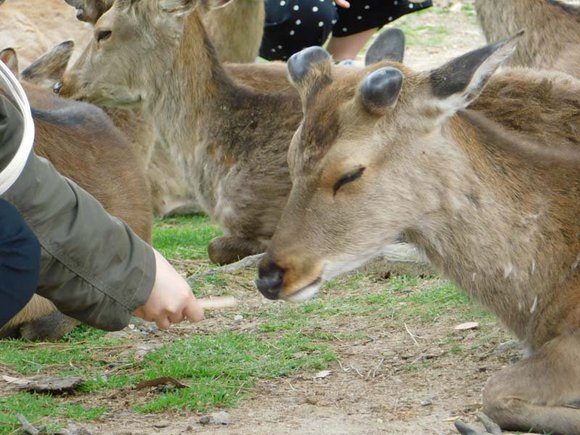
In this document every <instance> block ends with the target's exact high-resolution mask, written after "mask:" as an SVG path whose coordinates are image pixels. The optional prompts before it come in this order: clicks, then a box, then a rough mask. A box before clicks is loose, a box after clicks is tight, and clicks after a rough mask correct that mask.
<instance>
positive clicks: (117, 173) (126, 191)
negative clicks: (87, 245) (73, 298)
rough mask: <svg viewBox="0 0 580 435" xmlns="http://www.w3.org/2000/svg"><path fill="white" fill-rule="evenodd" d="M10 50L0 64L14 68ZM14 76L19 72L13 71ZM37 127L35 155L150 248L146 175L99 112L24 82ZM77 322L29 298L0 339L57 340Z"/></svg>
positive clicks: (39, 299)
mask: <svg viewBox="0 0 580 435" xmlns="http://www.w3.org/2000/svg"><path fill="white" fill-rule="evenodd" d="M14 59H15V53H14V51H13V50H4V51H2V52H1V53H0V61H3V62H4V63H6V64H7V65H8V66H10V67H12V68H14V67H15V65H17V63H16V62H15V61H14ZM13 72H14V73H15V74H18V71H16V70H14V71H13ZM23 87H24V89H25V91H26V94H27V96H28V98H29V100H30V102H31V106H32V107H33V109H32V116H33V119H34V123H35V130H36V134H35V145H34V150H35V152H36V153H37V154H38V155H39V156H42V157H45V158H46V159H48V160H50V162H51V163H52V164H53V165H54V166H55V168H56V169H57V170H58V171H59V172H60V173H61V174H62V175H64V176H66V177H68V178H70V179H71V180H73V181H75V182H76V183H77V184H78V185H79V186H81V187H83V188H84V189H85V190H87V191H88V192H90V193H91V194H92V195H93V196H94V197H95V198H96V199H97V200H99V202H100V203H101V204H102V205H103V207H104V208H105V209H106V210H107V211H108V212H109V213H110V214H112V215H113V216H116V217H118V218H120V219H122V220H123V221H124V222H126V223H127V224H128V225H129V226H130V227H131V228H132V229H133V230H134V231H135V232H136V233H137V234H138V235H139V236H140V237H141V238H142V239H143V240H145V241H147V242H150V240H151V231H152V212H151V206H150V201H149V192H148V190H147V182H146V179H145V176H144V174H143V173H142V172H141V171H140V170H139V164H138V159H137V156H136V155H135V153H134V152H133V149H132V146H131V145H130V144H129V143H128V142H127V140H126V139H125V137H124V136H123V135H122V134H121V133H120V132H119V131H118V130H117V129H116V128H115V127H114V126H113V124H112V123H111V121H110V120H109V118H108V117H107V116H106V115H105V114H104V113H103V112H102V111H101V110H100V109H98V108H97V107H95V106H93V105H90V104H87V103H80V102H75V101H69V100H65V99H63V98H59V97H57V96H55V95H53V94H52V93H51V92H50V91H47V90H44V89H40V88H38V87H36V86H34V85H32V84H27V83H25V82H23ZM77 324H78V322H77V321H76V320H73V319H71V318H69V317H67V316H64V315H63V314H61V313H60V312H58V311H57V310H56V308H55V306H54V305H53V304H52V303H51V302H49V301H48V300H47V299H45V298H42V297H40V296H33V298H32V300H31V301H30V302H29V303H28V305H26V307H24V309H23V310H22V311H20V312H19V313H18V314H17V315H16V316H15V317H14V318H13V319H11V320H10V322H8V324H7V325H5V326H4V327H3V328H2V329H0V337H2V338H5V337H15V336H22V337H24V338H27V339H33V340H34V339H50V340H56V339H58V338H60V337H62V336H63V335H64V334H66V333H67V332H69V331H70V330H71V329H72V328H73V327H74V326H75V325H77Z"/></svg>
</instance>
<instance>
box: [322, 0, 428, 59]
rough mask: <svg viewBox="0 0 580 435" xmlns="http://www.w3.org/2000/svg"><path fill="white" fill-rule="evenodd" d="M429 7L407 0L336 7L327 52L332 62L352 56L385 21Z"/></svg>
mask: <svg viewBox="0 0 580 435" xmlns="http://www.w3.org/2000/svg"><path fill="white" fill-rule="evenodd" d="M430 6H432V1H431V0H428V1H423V2H420V3H416V2H411V1H409V0H360V1H351V2H350V8H348V9H345V8H338V10H337V12H338V21H337V22H336V24H335V25H334V27H333V29H332V37H331V39H330V42H329V43H328V52H329V53H330V54H331V55H332V57H333V58H334V60H335V61H336V62H340V61H341V60H345V59H355V58H356V56H357V55H358V53H359V51H360V50H361V49H362V48H363V47H364V45H365V44H366V43H367V42H368V40H369V39H370V38H371V36H372V35H373V34H374V33H375V32H376V31H377V29H379V28H381V27H382V26H384V25H385V24H388V23H390V22H392V21H394V20H396V19H397V18H400V17H402V16H403V15H406V14H409V13H412V12H416V11H419V10H421V9H425V8H428V7H430Z"/></svg>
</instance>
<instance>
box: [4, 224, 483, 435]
mask: <svg viewBox="0 0 580 435" xmlns="http://www.w3.org/2000/svg"><path fill="white" fill-rule="evenodd" d="M219 234H220V232H219V231H218V229H217V228H216V227H214V226H213V225H211V224H210V223H209V220H208V219H207V218H203V217H197V216H196V217H190V218H183V217H180V218H171V219H163V220H157V221H156V224H155V231H154V243H155V245H156V247H157V248H158V249H160V250H161V252H163V253H164V254H165V255H167V256H168V257H169V258H170V259H172V260H179V261H183V260H192V259H193V260H196V259H206V254H205V252H206V245H207V243H208V241H209V240H210V239H211V238H213V237H215V236H218V235H219ZM242 278H244V279H246V278H245V277H244V276H242ZM239 279H240V278H238V280H236V278H235V276H229V275H221V274H217V275H210V276H206V277H203V279H200V280H199V281H198V282H196V283H195V284H194V286H193V287H194V292H195V293H196V295H198V296H203V295H206V294H210V295H218V294H221V293H227V292H228V291H230V290H229V289H230V288H231V286H232V285H240V283H239ZM244 282H245V281H244ZM248 291H252V289H249V290H248ZM321 293H322V295H321V297H320V298H318V299H314V300H312V301H309V302H307V303H303V304H299V305H294V304H287V303H283V302H273V303H266V304H264V305H262V306H260V307H259V308H255V309H252V310H248V311H245V312H240V311H237V313H238V314H242V315H243V318H244V319H245V320H246V321H248V322H251V323H254V324H255V325H256V326H255V327H254V328H253V329H252V330H251V331H249V332H232V331H230V330H228V327H226V328H225V329H222V330H219V329H218V330H216V331H212V332H206V333H200V334H199V335H194V336H190V337H187V338H180V339H176V340H175V341H173V342H170V343H167V344H165V345H163V346H162V347H161V348H157V349H156V350H154V351H152V352H151V353H149V354H147V355H146V356H145V357H143V358H137V357H135V354H134V353H133V352H130V351H128V350H129V349H130V347H131V343H130V341H129V340H127V339H122V338H114V339H113V338H109V336H107V335H106V334H105V333H104V332H102V331H98V330H95V329H92V328H90V327H79V328H77V329H75V330H74V331H73V332H72V333H71V334H69V335H68V336H66V337H65V338H64V339H63V340H61V341H60V342H57V343H28V342H24V341H20V340H13V341H3V342H0V367H6V368H8V369H9V371H7V374H10V375H11V376H21V377H25V376H31V375H37V374H44V375H62V376H68V375H76V376H82V377H83V378H84V379H86V382H85V384H84V385H83V386H82V387H81V388H80V390H79V391H78V392H76V393H75V394H74V395H72V396H64V397H50V396H43V395H36V394H30V393H18V394H12V395H5V396H3V397H2V396H0V409H1V410H2V412H0V433H10V432H12V431H14V430H15V429H16V428H17V427H18V422H17V420H16V415H17V414H18V413H22V414H24V415H25V416H26V417H27V418H28V419H29V421H31V423H33V424H36V425H40V426H42V425H50V427H51V428H52V429H53V428H58V427H59V422H63V424H64V422H65V421H67V420H68V421H71V420H72V421H78V422H82V421H90V420H93V419H97V418H99V417H100V416H101V415H103V413H105V412H107V410H108V408H107V405H108V403H107V401H103V400H101V401H100V402H98V404H97V405H95V406H92V407H91V406H86V405H82V404H80V403H79V402H80V401H81V400H82V399H83V398H85V399H87V398H90V397H92V396H99V395H100V396H103V395H104V396H107V395H111V394H112V393H113V392H115V391H118V390H123V391H125V394H127V396H128V399H126V400H129V401H131V400H132V399H131V397H133V396H132V395H134V394H135V395H136V393H134V392H132V391H134V390H133V389H132V388H133V386H134V385H135V384H136V383H137V382H139V381H142V380H148V379H154V378H158V377H161V376H170V377H173V378H176V379H179V380H181V381H182V382H183V383H185V384H187V385H188V386H189V388H184V389H169V390H167V391H162V392H158V393H157V394H148V395H147V397H146V399H143V398H141V399H140V400H134V401H133V402H134V405H133V407H132V408H133V410H134V411H136V412H165V411H183V410H187V411H190V412H191V411H194V412H195V411H198V412H205V411H207V410H211V409H215V408H223V407H225V408H227V407H233V406H236V405H237V404H239V403H240V401H241V400H243V399H244V398H245V397H247V396H248V395H251V394H252V391H253V387H254V385H255V383H256V382H257V381H258V380H260V379H276V378H280V377H287V376H291V375H292V374H294V373H297V372H312V371H316V370H321V369H324V368H326V367H328V366H329V364H331V363H332V362H333V361H334V360H335V359H336V358H337V356H336V354H335V352H334V351H333V347H332V345H333V343H336V342H344V341H349V340H361V339H366V338H367V337H368V334H369V333H368V331H367V330H366V329H365V328H364V326H363V327H361V328H357V323H358V322H357V319H366V320H370V321H371V324H373V325H377V327H380V328H383V329H384V330H389V329H395V330H403V329H402V328H404V325H405V322H411V323H412V324H417V323H418V322H419V323H422V324H427V325H429V324H434V323H436V322H438V321H440V320H441V319H442V318H446V317H451V318H453V320H454V321H455V320H457V321H463V320H464V319H465V320H477V321H480V322H483V323H485V322H487V321H488V320H490V316H489V314H487V313H485V312H483V311H482V310H481V309H479V308H475V307H474V306H473V305H472V304H470V302H469V301H468V299H467V297H465V296H464V295H463V294H461V293H459V292H458V291H457V290H456V289H455V287H454V286H453V285H452V284H450V283H449V282H448V281H445V280H441V279H438V278H431V277H427V278H419V277H409V276H395V277H392V278H390V279H389V280H384V279H380V278H377V277H376V276H370V275H365V274H363V273H353V274H350V275H347V276H344V277H340V278H337V279H335V280H332V281H330V282H328V283H326V284H325V285H324V286H323V288H322V290H321ZM224 315H226V316H227V313H226V314H224ZM363 324H364V323H363ZM366 324H368V322H367V323H366ZM340 325H343V326H342V327H339V326H340ZM442 340H443V342H442V343H443V345H444V346H447V348H448V349H449V350H450V352H451V353H459V352H461V351H462V350H463V344H461V343H458V342H457V341H456V340H455V338H454V337H453V336H452V335H450V336H449V337H447V341H445V337H442ZM472 346H477V343H474V344H473V345H472ZM421 367H422V366H421V365H420V364H419V363H417V364H413V365H409V367H406V368H405V369H406V370H410V371H412V370H418V369H420V368H421ZM103 403H104V404H103ZM55 430H56V429H55Z"/></svg>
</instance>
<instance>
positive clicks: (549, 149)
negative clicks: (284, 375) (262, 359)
mask: <svg viewBox="0 0 580 435" xmlns="http://www.w3.org/2000/svg"><path fill="white" fill-rule="evenodd" d="M516 42H517V38H512V39H510V40H507V41H503V42H501V43H497V44H493V45H489V46H487V47H483V48H481V49H479V50H475V51H473V52H470V53H467V54H465V55H464V56H461V57H459V58H457V59H454V60H452V61H450V62H448V63H447V64H445V65H443V66H442V67H440V68H437V69H435V70H432V71H428V72H420V73H417V72H414V71H412V70H410V69H409V68H406V67H405V66H404V65H401V64H398V63H393V62H382V63H380V64H378V65H374V66H371V67H368V68H366V69H365V70H362V71H353V72H352V73H351V74H350V75H349V76H343V77H334V76H333V74H332V72H331V69H330V60H329V57H328V54H327V53H326V52H325V51H324V50H323V49H321V48H311V49H306V50H304V51H303V52H301V53H299V54H297V55H295V56H294V57H293V58H291V59H290V60H289V62H288V69H289V72H290V77H291V78H292V80H293V82H294V84H295V85H296V87H297V88H298V91H299V93H300V95H301V97H302V101H303V106H304V113H305V115H304V118H303V120H302V123H301V125H300V127H299V129H298V130H297V132H296V134H295V135H294V138H293V140H292V143H291V145H290V149H289V154H288V161H289V165H290V171H291V176H292V181H293V187H292V191H291V193H290V197H289V199H288V203H287V205H286V208H285V210H284V213H283V215H282V217H281V219H280V222H279V224H278V228H277V230H276V232H275V234H274V236H273V238H272V241H271V244H270V247H269V248H268V250H267V252H266V255H265V257H264V259H263V260H262V262H261V264H260V267H259V278H258V280H257V286H258V288H259V289H260V291H261V292H262V293H263V294H264V295H265V296H266V297H268V298H270V299H278V298H282V299H285V300H289V301H295V302H299V301H303V300H306V299H308V298H310V297H312V296H314V295H315V294H316V292H317V290H318V289H319V288H320V286H321V285H322V283H323V282H324V281H326V280H328V279H330V278H332V277H334V276H336V275H338V274H340V273H343V272H346V271H348V270H352V269H354V268H356V267H358V266H359V265H361V264H362V263H364V262H366V261H368V260H370V259H371V258H373V257H375V256H377V255H379V254H380V253H381V251H382V250H383V249H384V247H385V246H386V245H389V244H392V243H396V242H397V241H399V240H402V239H403V240H407V241H410V242H412V243H414V244H415V245H417V246H418V247H419V248H420V249H422V250H423V251H424V252H425V254H426V255H427V257H428V258H429V259H430V261H431V262H432V264H433V265H434V266H435V267H436V268H437V269H438V270H439V271H441V272H442V273H444V274H445V275H446V276H448V277H449V278H451V279H452V280H453V281H455V282H456V283H457V284H458V285H459V287H461V288H462V289H463V290H464V291H466V292H467V293H468V294H469V295H470V296H471V297H472V298H473V299H474V300H476V301H478V302H479V303H481V304H483V305H485V306H486V307H487V308H489V309H490V310H492V311H493V312H494V313H495V314H496V315H497V316H498V317H499V318H500V319H501V321H502V322H503V323H504V324H505V325H506V326H507V327H508V328H509V329H510V330H511V331H513V333H514V334H515V335H516V336H517V337H518V339H519V340H520V341H521V342H522V343H523V345H524V347H525V349H526V352H527V355H528V358H526V359H524V360H522V361H520V362H518V363H516V364H515V365H513V366H512V367H509V368H507V369H505V370H503V371H502V372H500V373H498V374H497V375H494V376H493V377H492V378H491V379H490V380H489V382H488V384H487V386H486V388H485V391H484V395H483V407H484V411H485V413H486V414H487V415H488V416H490V417H491V418H492V419H493V420H495V421H496V422H497V423H499V424H500V426H501V427H503V428H505V429H510V430H518V431H524V432H527V431H530V430H533V431H540V432H544V431H545V432H550V433H560V434H578V433H580V409H578V404H579V403H580V364H578V361H580V140H579V133H580V130H579V128H580V82H579V81H577V80H575V79H574V78H573V77H571V76H569V75H566V74H561V73H551V72H540V71H533V70H525V69H516V70H510V69H506V70H503V71H501V72H498V73H495V74H494V71H495V70H496V69H497V68H498V67H499V66H500V65H501V64H502V63H503V62H504V61H505V60H506V59H507V58H508V57H509V55H510V54H511V53H512V52H513V50H514V49H515V45H516ZM486 84H487V86H486ZM465 433H467V432H465Z"/></svg>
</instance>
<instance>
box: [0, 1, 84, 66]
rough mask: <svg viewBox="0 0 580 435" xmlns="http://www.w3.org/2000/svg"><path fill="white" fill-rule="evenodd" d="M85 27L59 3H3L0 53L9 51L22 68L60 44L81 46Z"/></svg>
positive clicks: (62, 3)
mask: <svg viewBox="0 0 580 435" xmlns="http://www.w3.org/2000/svg"><path fill="white" fill-rule="evenodd" d="M89 39H90V31H89V26H88V25H86V24H84V23H81V22H79V21H77V20H76V19H75V16H74V11H73V10H72V9H71V8H70V7H69V6H67V5H66V4H65V2H64V1H63V0H24V1H23V0H6V1H5V2H4V3H3V4H2V6H0V41H1V44H2V46H0V49H4V48H9V47H10V48H13V49H14V50H16V51H17V52H18V55H19V57H20V67H21V68H25V67H27V66H28V65H30V64H31V63H32V62H33V61H34V60H35V59H38V57H40V56H41V55H42V54H43V53H46V52H47V51H48V50H50V49H51V48H52V47H53V46H55V45H56V44H59V43H61V42H62V41H64V40H72V41H75V42H76V43H77V44H82V45H83V46H84V45H85V43H86V42H88V40H89Z"/></svg>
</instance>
